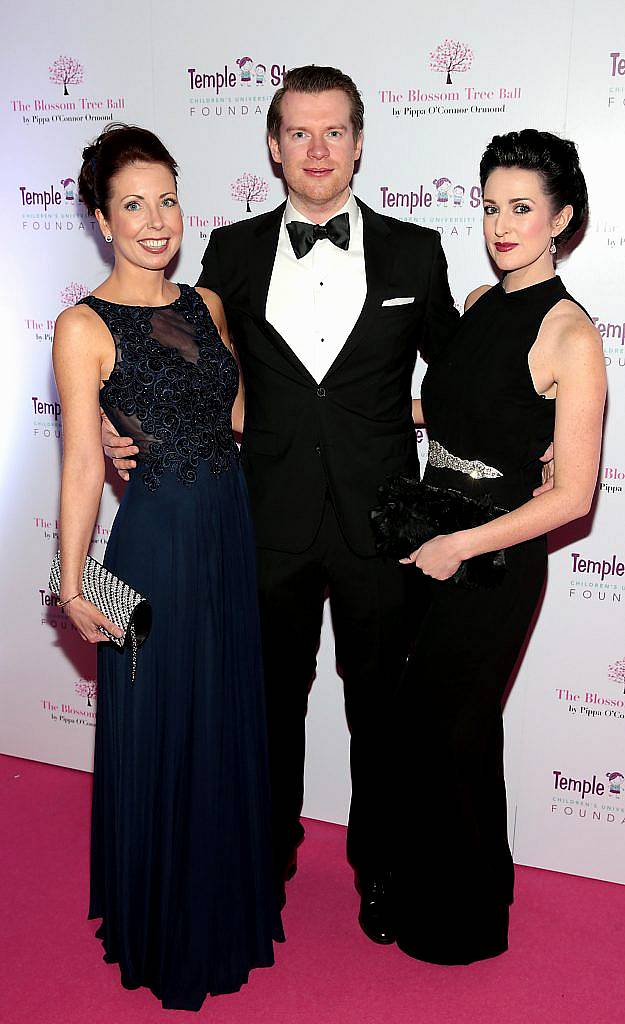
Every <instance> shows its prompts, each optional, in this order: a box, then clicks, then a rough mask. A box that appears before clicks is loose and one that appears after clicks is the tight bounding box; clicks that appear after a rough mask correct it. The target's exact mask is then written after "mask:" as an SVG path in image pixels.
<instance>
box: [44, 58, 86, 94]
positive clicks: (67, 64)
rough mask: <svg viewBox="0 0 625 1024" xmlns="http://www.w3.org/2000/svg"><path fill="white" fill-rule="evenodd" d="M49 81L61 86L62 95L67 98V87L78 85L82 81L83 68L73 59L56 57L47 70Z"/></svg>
mask: <svg viewBox="0 0 625 1024" xmlns="http://www.w3.org/2000/svg"><path fill="white" fill-rule="evenodd" d="M48 70H49V72H50V81H51V82H54V84H55V85H62V86H63V95H64V96H69V89H68V88H67V86H68V85H80V84H81V82H82V80H83V75H84V71H85V69H84V67H83V66H82V64H81V63H80V62H79V61H77V60H76V59H75V58H74V57H57V58H56V60H55V61H54V63H53V64H51V65H50V67H49V68H48Z"/></svg>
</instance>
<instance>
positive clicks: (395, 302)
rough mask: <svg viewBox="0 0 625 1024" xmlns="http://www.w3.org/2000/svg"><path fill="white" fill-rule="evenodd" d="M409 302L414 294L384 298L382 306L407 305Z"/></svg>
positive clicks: (412, 300)
mask: <svg viewBox="0 0 625 1024" xmlns="http://www.w3.org/2000/svg"><path fill="white" fill-rule="evenodd" d="M410 302H414V295H408V296H406V297H404V298H399V299H385V300H384V302H383V303H382V305H383V306H407V305H408V304H409V303H410Z"/></svg>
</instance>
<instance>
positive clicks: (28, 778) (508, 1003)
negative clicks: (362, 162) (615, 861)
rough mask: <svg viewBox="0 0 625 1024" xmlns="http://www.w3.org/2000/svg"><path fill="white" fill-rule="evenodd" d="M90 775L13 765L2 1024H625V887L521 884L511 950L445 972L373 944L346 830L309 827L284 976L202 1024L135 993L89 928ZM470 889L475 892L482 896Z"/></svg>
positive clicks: (220, 1002) (8, 779) (216, 1005)
mask: <svg viewBox="0 0 625 1024" xmlns="http://www.w3.org/2000/svg"><path fill="white" fill-rule="evenodd" d="M90 788H91V781H90V777H89V776H88V775H85V774H83V773H81V772H74V771H68V770H66V769H63V768H55V767H51V766H49V765H42V764H38V763H35V762H32V761H22V760H18V759H16V758H11V757H0V793H1V805H0V810H1V815H2V831H3V843H2V850H1V851H0V878H1V879H2V881H1V886H2V891H1V893H0V897H1V906H2V912H1V914H0V937H1V943H2V946H1V948H2V956H1V957H0V965H1V966H0V971H1V974H0V1021H1V1022H2V1024H156V1022H159V1021H170V1022H171V1021H178V1020H179V1021H192V1020H194V1021H198V1020H202V1019H206V1020H210V1021H212V1022H214V1024H408V1022H410V1024H543V1022H544V1024H622V1022H624V1021H625V887H623V886H618V885H612V884H610V883H607V882H597V881H591V880H588V879H581V878H574V877H571V876H568V875H559V874H555V873H552V872H547V871H537V870H533V869H531V868H519V869H518V873H517V900H516V904H515V906H514V908H513V913H512V925H511V950H510V952H508V953H507V954H505V955H504V956H502V957H499V958H498V959H497V960H494V961H489V962H485V963H481V964H476V965H473V966H471V967H455V968H454V967H433V966H428V965H427V964H420V963H417V962H416V961H413V960H410V959H409V958H408V957H405V956H404V955H403V954H402V953H400V952H399V950H397V948H396V947H395V946H392V947H390V948H385V947H378V946H375V945H374V944H373V943H371V942H368V941H367V939H365V937H364V936H363V935H362V933H361V932H360V929H359V928H358V925H357V923H356V913H357V897H356V894H355V892H354V889H353V884H352V875H351V872H350V870H349V869H348V867H347V864H346V862H345V858H344V840H345V833H344V829H343V828H340V827H339V826H336V825H327V824H323V823H320V822H312V821H309V822H308V824H307V840H306V841H305V843H304V845H303V846H302V847H301V848H300V868H299V871H298V874H297V876H296V877H295V878H294V879H293V881H292V882H291V883H289V887H288V894H289V900H288V905H287V908H286V911H285V915H284V920H285V927H286V932H287V942H286V943H285V944H284V945H282V946H279V947H277V965H276V966H275V967H274V968H272V969H271V970H260V971H255V972H254V973H253V974H252V977H251V980H250V983H249V984H248V985H247V986H246V987H245V988H244V989H243V991H241V992H240V993H238V994H237V995H233V996H221V997H219V998H217V999H208V1000H207V1001H206V1003H205V1004H204V1007H203V1009H202V1010H201V1012H200V1013H199V1014H192V1013H186V1012H178V1011H164V1010H162V1009H161V1008H160V1004H159V1003H157V1002H156V1000H155V999H154V998H153V997H152V996H151V995H150V994H149V993H147V992H145V991H142V990H140V991H136V992H127V991H125V990H124V989H122V988H121V986H120V984H119V977H118V969H117V967H115V966H112V965H107V964H105V963H103V961H102V959H101V949H100V945H99V943H98V942H97V941H96V940H95V939H94V937H93V932H94V930H95V925H94V924H93V923H91V922H88V921H87V920H86V917H85V915H86V901H87V861H88V820H89V799H90ZM468 881H469V883H470V880H468Z"/></svg>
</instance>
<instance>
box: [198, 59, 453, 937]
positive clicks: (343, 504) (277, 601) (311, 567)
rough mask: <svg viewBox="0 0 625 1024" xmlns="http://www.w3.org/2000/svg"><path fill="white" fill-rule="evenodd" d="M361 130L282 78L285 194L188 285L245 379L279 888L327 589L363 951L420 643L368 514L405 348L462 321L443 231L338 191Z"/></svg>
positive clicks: (390, 451) (325, 89)
mask: <svg viewBox="0 0 625 1024" xmlns="http://www.w3.org/2000/svg"><path fill="white" fill-rule="evenodd" d="M362 128H363V104H362V100H361V98H360V95H359V93H358V91H357V89H356V87H355V85H354V83H353V82H352V80H351V79H350V78H348V77H347V76H346V75H343V74H342V73H341V72H340V71H337V70H335V69H333V68H322V67H315V66H309V67H303V68H297V69H294V70H293V71H290V72H289V73H288V74H287V76H286V77H285V80H284V86H283V88H282V89H280V90H278V92H277V93H276V95H275V97H274V99H273V101H272V104H271V107H270V110H269V114H268V133H269V146H270V149H271V154H272V157H273V159H274V161H276V162H277V163H279V164H281V165H282V169H283V172H284V177H285V180H286V183H287V186H288V200H287V202H286V203H283V204H282V205H281V206H280V207H278V209H276V210H273V211H271V212H270V213H266V214H261V215H260V216H258V217H254V218H251V219H249V220H245V221H242V222H240V223H236V224H232V225H229V226H227V227H223V228H218V229H216V230H214V231H213V232H212V234H211V238H210V242H209V245H208V247H207V249H206V252H205V254H204V257H203V261H202V262H203V270H202V274H201V277H200V279H199V281H198V285H201V286H203V287H207V288H210V289H212V290H213V291H215V292H217V293H218V295H219V296H220V297H221V299H222V302H223V304H224V307H225V311H226V316H227V320H228V325H229V330H230V333H231V335H232V338H233V341H234V344H235V347H236V349H237V353H238V356H239V359H240V363H241V368H242V373H243V381H244V385H245V427H244V432H243V439H242V448H241V457H242V462H243V467H244V471H245V475H246V479H247V483H248V487H249V493H250V499H251V505H252V514H253V519H254V524H255V530H256V541H257V546H258V573H259V595H260V610H261V624H262V638H263V654H264V663H265V680H266V692H267V710H268V729H269V754H270V766H271V780H272V799H273V818H274V821H273V824H274V842H275V850H276V865H277V870H278V876H279V884H280V886H283V884H284V879H285V878H288V877H290V875H291V874H292V873H293V871H294V869H295V851H296V848H297V846H298V844H299V842H300V841H301V839H302V836H303V828H302V826H301V824H300V812H301V807H302V799H303V772H304V743H305V715H306V708H307V699H308V691H309V687H310V683H311V680H312V678H313V675H314V672H315V665H316V653H317V649H318V645H319V637H320V630H321V620H322V610H323V604H324V599H325V595H326V591H327V590H329V594H330V606H331V611H332V619H333V626H334V635H335V640H336V656H337V661H338V664H339V667H340V671H341V674H342V676H343V680H344V687H345V704H346V712H347V718H348V722H349V726H350V731H351V754H350V759H351V772H352V801H351V808H350V817H349V828H348V837H347V847H348V856H349V859H350V861H351V863H352V864H353V866H354V868H355V869H356V874H357V884H358V888H359V891H360V893H361V911H360V918H359V919H360V922H361V925H362V927H363V929H364V930H365V932H366V933H367V935H369V937H370V938H372V939H373V940H374V941H378V942H392V941H393V939H394V934H393V924H392V918H391V916H390V911H389V903H388V899H387V897H388V869H387V840H388V836H387V827H386V825H385V803H386V796H385V770H386V767H387V762H388V752H387V747H386V734H385V724H384V718H385V713H386V709H387V706H388V703H389V698H390V696H391V694H392V693H393V689H394V687H395V683H396V681H397V679H398V676H399V673H400V671H401V668H402V665H403V664H404V662H405V659H406V656H407V653H408V648H409V644H410V640H411V637H412V636H413V635H414V633H415V631H416V621H415V614H416V613H415V608H414V603H413V600H412V595H411V588H412V587H414V586H415V584H416V577H415V575H414V572H411V571H410V570H409V569H408V570H407V569H406V567H404V566H401V565H399V564H393V563H391V562H386V561H384V560H383V559H381V558H379V557H377V556H376V553H375V549H374V544H373V539H372V533H371V528H370V516H369V512H370V509H371V508H372V507H373V506H374V505H375V504H376V497H377V488H378V486H379V484H380V483H382V482H383V481H384V479H385V478H386V477H388V476H391V475H394V474H397V473H407V474H410V475H415V474H417V473H418V461H417V448H416V438H415V432H414V426H413V422H412V416H411V409H412V404H411V380H412V374H413V369H414V364H415V359H416V355H417V350H421V352H422V353H423V354H424V356H425V357H426V358H428V357H429V355H430V354H431V353H433V352H434V351H436V349H437V348H438V347H439V345H440V344H441V343H442V342H444V340H445V339H446V338H447V337H448V336H449V334H450V332H451V331H452V330H453V329H454V327H455V325H456V322H457V312H456V310H455V308H454V304H453V300H452V297H451V294H450V290H449V285H448V282H447V265H446V262H445V257H444V255H443V251H442V247H441V242H440V236H439V234H438V232H436V231H430V230H427V229H425V228H419V227H416V226H415V225H413V224H407V223H403V222H401V221H397V220H393V219H391V218H389V217H384V216H381V215H380V214H378V213H375V212H374V211H373V210H371V209H369V207H367V206H365V204H364V203H362V202H360V201H358V200H356V199H355V198H354V196H353V195H352V193H351V190H350V182H351V179H352V176H353V171H354V163H355V161H356V160H357V159H358V157H359V156H360V151H361V147H362ZM282 893H283V890H282Z"/></svg>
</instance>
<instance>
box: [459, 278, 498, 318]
mask: <svg viewBox="0 0 625 1024" xmlns="http://www.w3.org/2000/svg"><path fill="white" fill-rule="evenodd" d="M491 288H492V285H490V284H481V285H480V286H479V288H474V289H473V291H472V292H469V294H468V295H467V297H466V299H465V300H464V311H465V313H466V311H467V309H471V306H474V305H475V303H476V302H477V300H478V299H481V298H482V295H486V292H489V291H490V290H491Z"/></svg>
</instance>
